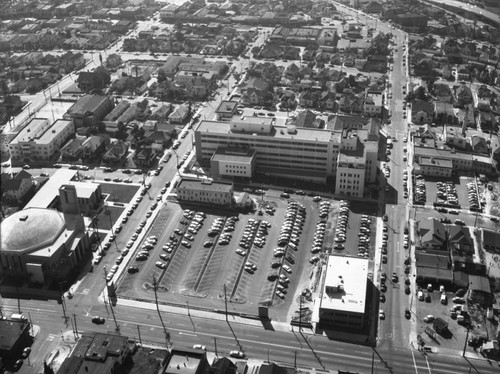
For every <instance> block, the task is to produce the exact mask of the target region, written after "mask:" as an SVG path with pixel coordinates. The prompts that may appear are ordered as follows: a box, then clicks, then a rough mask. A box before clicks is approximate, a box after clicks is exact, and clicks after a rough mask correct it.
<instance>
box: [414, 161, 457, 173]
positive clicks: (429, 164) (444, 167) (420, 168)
mask: <svg viewBox="0 0 500 374" xmlns="http://www.w3.org/2000/svg"><path fill="white" fill-rule="evenodd" d="M415 169H416V170H415V173H416V174H422V175H427V176H431V177H441V178H442V177H445V178H450V177H451V175H452V173H453V162H452V161H451V160H450V159H447V158H439V157H425V156H421V157H420V159H419V163H418V164H416V165H415Z"/></svg>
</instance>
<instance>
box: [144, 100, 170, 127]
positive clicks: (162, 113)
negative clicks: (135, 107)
mask: <svg viewBox="0 0 500 374" xmlns="http://www.w3.org/2000/svg"><path fill="white" fill-rule="evenodd" d="M172 109H173V106H172V104H170V103H167V104H163V105H162V106H161V107H159V108H158V109H156V110H155V111H154V112H153V113H151V116H150V118H151V119H152V120H155V121H158V122H160V123H162V122H163V123H165V122H167V121H168V116H169V115H170V113H172Z"/></svg>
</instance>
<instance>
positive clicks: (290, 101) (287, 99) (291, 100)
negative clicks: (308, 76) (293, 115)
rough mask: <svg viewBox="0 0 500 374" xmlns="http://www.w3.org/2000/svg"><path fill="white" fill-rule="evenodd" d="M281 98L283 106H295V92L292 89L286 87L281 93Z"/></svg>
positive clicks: (287, 107)
mask: <svg viewBox="0 0 500 374" xmlns="http://www.w3.org/2000/svg"><path fill="white" fill-rule="evenodd" d="M279 99H280V106H281V107H282V108H286V109H290V108H294V107H295V104H296V101H295V93H294V92H293V91H292V90H288V89H285V90H284V91H283V92H281V93H280V94H279Z"/></svg>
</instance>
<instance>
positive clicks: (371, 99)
mask: <svg viewBox="0 0 500 374" xmlns="http://www.w3.org/2000/svg"><path fill="white" fill-rule="evenodd" d="M383 101H384V100H383V94H382V93H378V92H377V93H375V92H368V93H367V94H366V97H365V101H364V103H363V110H364V112H365V114H367V115H369V116H380V115H382V107H383V105H382V104H383Z"/></svg>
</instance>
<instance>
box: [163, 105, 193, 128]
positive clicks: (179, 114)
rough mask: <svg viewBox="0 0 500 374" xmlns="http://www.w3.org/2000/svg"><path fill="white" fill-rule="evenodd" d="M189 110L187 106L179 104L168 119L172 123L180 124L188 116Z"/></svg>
mask: <svg viewBox="0 0 500 374" xmlns="http://www.w3.org/2000/svg"><path fill="white" fill-rule="evenodd" d="M189 110H190V108H189V106H187V105H179V106H178V107H177V108H175V110H174V111H173V112H172V113H170V115H169V116H168V120H169V121H170V123H172V124H176V125H180V124H182V123H183V122H184V121H185V120H186V119H187V117H188V116H189Z"/></svg>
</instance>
